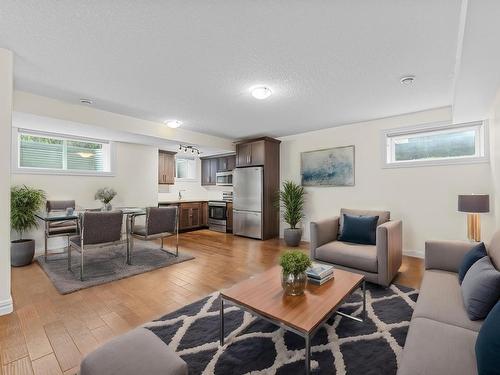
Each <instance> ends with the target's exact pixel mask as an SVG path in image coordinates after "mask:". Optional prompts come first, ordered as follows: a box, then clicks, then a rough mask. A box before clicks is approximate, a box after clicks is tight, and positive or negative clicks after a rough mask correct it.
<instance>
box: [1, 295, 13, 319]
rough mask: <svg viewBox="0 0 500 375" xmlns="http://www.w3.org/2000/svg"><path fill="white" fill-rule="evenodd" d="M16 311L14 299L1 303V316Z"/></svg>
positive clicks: (10, 298)
mask: <svg viewBox="0 0 500 375" xmlns="http://www.w3.org/2000/svg"><path fill="white" fill-rule="evenodd" d="M12 311H14V304H13V303H12V297H9V299H6V300H3V301H0V315H7V314H10V313H11V312H12Z"/></svg>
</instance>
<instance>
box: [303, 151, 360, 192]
mask: <svg viewBox="0 0 500 375" xmlns="http://www.w3.org/2000/svg"><path fill="white" fill-rule="evenodd" d="M300 158H301V160H300V174H301V177H302V186H354V146H343V147H334V148H329V149H324V150H315V151H308V152H302V153H301V154H300Z"/></svg>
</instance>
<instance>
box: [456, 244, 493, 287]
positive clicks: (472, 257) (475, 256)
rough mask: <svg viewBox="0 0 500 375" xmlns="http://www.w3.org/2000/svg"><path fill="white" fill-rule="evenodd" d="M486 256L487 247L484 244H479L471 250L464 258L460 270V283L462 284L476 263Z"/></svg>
mask: <svg viewBox="0 0 500 375" xmlns="http://www.w3.org/2000/svg"><path fill="white" fill-rule="evenodd" d="M485 256H486V247H485V246H484V243H482V242H481V243H479V244H477V245H476V246H474V247H473V248H472V249H470V250H469V251H468V252H467V253H466V254H465V255H464V257H463V259H462V263H461V264H460V268H459V269H458V282H459V283H460V284H462V281H463V280H464V277H465V274H466V273H467V271H468V270H469V268H470V267H471V266H472V265H473V264H474V263H476V262H477V261H478V260H479V259H481V258H482V257H485Z"/></svg>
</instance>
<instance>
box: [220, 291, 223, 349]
mask: <svg viewBox="0 0 500 375" xmlns="http://www.w3.org/2000/svg"><path fill="white" fill-rule="evenodd" d="M220 345H221V346H223V345H224V299H223V298H222V297H220Z"/></svg>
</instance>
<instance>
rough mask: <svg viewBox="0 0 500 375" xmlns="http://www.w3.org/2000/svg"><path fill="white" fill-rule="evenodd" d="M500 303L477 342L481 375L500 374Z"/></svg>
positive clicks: (485, 322) (482, 327)
mask: <svg viewBox="0 0 500 375" xmlns="http://www.w3.org/2000/svg"><path fill="white" fill-rule="evenodd" d="M499 353H500V302H497V304H496V305H495V307H493V309H492V310H491V311H490V313H489V314H488V317H487V318H486V320H485V321H484V323H483V325H482V326H481V329H480V330H479V335H478V336H477V340H476V361H477V370H478V373H479V374H480V375H494V374H496V375H498V374H500V354H499Z"/></svg>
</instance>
